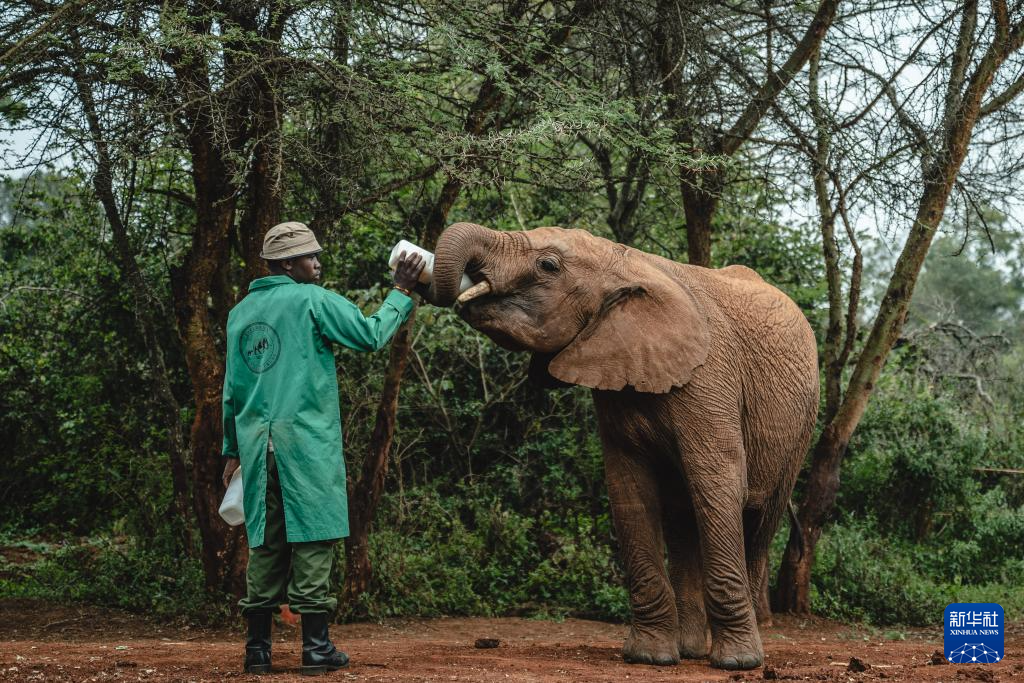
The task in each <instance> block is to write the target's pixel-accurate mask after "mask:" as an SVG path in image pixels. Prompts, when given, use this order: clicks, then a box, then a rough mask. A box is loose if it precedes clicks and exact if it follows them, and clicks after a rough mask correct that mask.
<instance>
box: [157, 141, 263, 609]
mask: <svg viewBox="0 0 1024 683" xmlns="http://www.w3.org/2000/svg"><path fill="white" fill-rule="evenodd" d="M203 130H204V129H203V128H201V127H197V129H196V131H197V132H196V133H195V134H194V135H193V136H192V137H191V138H190V140H189V145H190V149H191V151H192V180H193V186H194V187H195V191H196V226H195V231H194V233H193V237H192V245H191V248H190V249H189V252H188V255H187V256H186V258H185V262H184V263H183V264H182V265H181V266H180V267H177V268H174V269H173V270H172V273H171V291H172V294H173V297H174V304H175V314H176V320H177V324H178V334H179V336H180V337H181V340H182V344H183V345H184V347H185V363H186V366H187V367H188V373H189V377H190V379H191V380H192V395H193V400H194V402H195V417H194V419H193V420H192V431H191V445H192V487H193V490H192V505H193V508H194V509H195V514H196V519H197V522H198V525H199V535H200V539H201V540H202V561H203V572H204V575H205V577H206V586H207V588H208V589H210V590H213V591H218V590H219V591H225V592H228V593H232V594H235V595H240V594H241V592H242V591H243V590H244V588H245V581H244V571H245V561H246V557H247V556H246V552H247V546H246V544H245V542H244V533H243V532H242V529H241V528H238V527H231V526H228V525H227V524H225V523H224V521H223V520H222V519H221V518H220V515H218V514H217V508H218V507H220V498H221V494H222V493H223V483H222V482H221V476H220V475H221V472H222V470H223V460H222V458H221V457H220V453H221V446H222V442H221V440H222V431H221V430H222V425H221V389H222V387H223V382H224V354H223V352H222V350H221V348H220V343H218V341H217V340H218V339H220V338H221V337H222V332H221V326H220V325H219V324H218V321H217V318H216V316H215V315H214V311H216V310H218V309H220V310H223V308H225V306H224V305H218V302H217V301H214V302H213V304H214V305H213V306H212V307H211V306H210V305H209V302H208V299H209V297H210V293H211V292H212V291H215V290H217V289H218V287H217V284H218V283H219V282H221V281H222V280H223V278H224V275H225V270H226V268H227V265H228V256H229V253H228V231H229V228H230V226H231V223H232V221H233V218H234V213H235V201H236V200H235V192H234V188H232V187H230V186H229V185H228V181H227V178H228V177H229V176H228V174H227V173H226V169H225V168H224V165H223V163H222V162H221V159H220V156H219V155H218V154H217V152H216V151H215V150H213V149H212V145H209V144H208V141H207V140H206V139H205V138H203V135H204V134H203V133H202V132H201V131H203Z"/></svg>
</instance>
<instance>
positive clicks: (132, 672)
mask: <svg viewBox="0 0 1024 683" xmlns="http://www.w3.org/2000/svg"><path fill="white" fill-rule="evenodd" d="M625 631H626V627H625V626H623V625H620V624H606V623H602V622H595V621H584V620H578V619H567V620H565V621H562V622H552V621H533V620H528V619H433V620H413V621H392V622H388V623H385V624H354V625H345V626H335V627H333V629H332V635H333V637H334V640H335V642H336V643H337V644H338V645H339V646H341V647H342V648H343V649H344V650H346V651H347V652H348V653H349V655H350V656H351V657H352V665H351V666H350V667H349V668H348V669H347V670H342V671H339V672H336V673H333V674H328V676H327V677H326V679H323V680H328V679H330V680H336V681H462V682H467V681H487V682H498V681H500V682H502V683H505V682H507V681H537V682H543V683H548V682H551V681H580V682H583V681H588V682H589V681H595V682H596V681H608V682H615V683H618V682H622V681H628V682H629V683H634V682H643V683H647V682H651V683H653V682H656V681H730V680H747V681H754V680H757V681H760V680H773V679H775V680H812V681H814V680H819V681H839V682H844V683H845V682H849V681H853V682H856V681H863V680H879V679H891V680H893V681H983V682H989V681H1012V680H1019V681H1021V682H1022V683H1024V625H1016V626H1011V628H1010V629H1009V633H1008V635H1007V643H1006V649H1007V651H1008V652H1009V653H1010V654H1009V656H1007V657H1006V659H1004V661H1003V662H1001V663H999V664H988V665H972V666H965V665H956V664H952V665H951V664H943V665H933V664H931V663H930V661H931V655H932V653H934V652H935V651H936V650H937V649H941V647H942V634H941V632H938V631H919V632H918V631H913V632H906V631H904V632H902V633H900V634H898V635H899V637H903V638H905V639H903V640H893V639H890V638H892V637H893V636H894V635H896V634H888V635H889V638H887V637H886V634H883V633H882V632H880V631H874V630H867V629H863V628H856V627H850V626H845V625H841V624H835V623H831V622H825V621H820V620H800V619H791V618H783V619H780V620H779V622H778V623H777V624H776V625H775V626H773V627H770V628H768V629H765V630H764V631H763V636H764V643H765V651H766V663H765V666H764V667H763V668H760V669H755V670H754V671H748V672H744V673H736V674H731V673H729V672H723V671H719V670H716V669H712V668H710V667H709V666H708V665H707V662H706V661H685V662H683V663H682V664H680V665H679V666H674V667H650V666H637V665H629V664H626V663H624V662H623V661H622V656H621V655H620V653H619V648H620V646H621V644H622V638H623V636H624V634H625ZM478 638H497V639H499V640H500V645H499V646H498V647H497V648H496V649H477V648H476V647H474V643H475V641H476V640H477V639H478ZM299 653H300V635H299V632H298V630H297V629H296V628H294V627H290V626H286V625H282V626H277V627H275V634H274V674H273V675H272V676H270V677H269V678H268V677H266V676H263V677H260V676H248V675H245V674H242V673H241V671H240V669H241V658H242V630H241V628H239V629H238V630H236V631H233V630H224V629H222V630H208V629H195V628H190V627H188V626H186V625H166V624H163V625H159V624H157V625H154V624H151V623H147V622H146V621H145V620H143V619H141V618H139V617H135V616H131V615H126V614H124V613H121V612H117V611H114V610H104V609H97V608H68V607H55V606H51V605H41V604H38V603H33V602H27V601H5V602H0V680H5V681H6V680H11V681H136V680H141V681H220V680H224V679H232V680H253V681H255V680H263V681H264V682H265V681H267V680H273V681H291V680H310V679H308V678H305V677H302V676H300V675H299V667H298V664H299ZM851 657H856V658H858V659H859V660H861V661H862V662H863V663H864V664H866V665H868V667H869V668H867V670H866V671H863V672H855V671H851V670H850V668H849V663H850V658H851Z"/></svg>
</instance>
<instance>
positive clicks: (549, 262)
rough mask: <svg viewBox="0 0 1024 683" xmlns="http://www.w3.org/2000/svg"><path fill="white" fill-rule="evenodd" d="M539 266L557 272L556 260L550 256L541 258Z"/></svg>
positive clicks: (550, 271)
mask: <svg viewBox="0 0 1024 683" xmlns="http://www.w3.org/2000/svg"><path fill="white" fill-rule="evenodd" d="M540 267H541V268H542V269H543V270H546V271H547V272H549V273H557V272H558V261H556V260H555V259H552V258H542V259H541V260H540Z"/></svg>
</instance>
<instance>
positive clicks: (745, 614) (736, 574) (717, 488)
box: [688, 454, 764, 669]
mask: <svg viewBox="0 0 1024 683" xmlns="http://www.w3.org/2000/svg"><path fill="white" fill-rule="evenodd" d="M703 462H706V463H714V465H713V466H712V467H708V468H706V469H704V468H699V467H693V469H692V471H691V472H688V475H689V477H690V487H691V490H692V493H693V506H694V511H695V513H696V517H697V526H698V528H699V530H700V537H701V559H702V569H703V575H704V595H705V605H706V609H707V615H708V622H709V624H710V626H711V665H712V666H715V667H718V668H720V669H753V668H755V667H757V666H760V665H761V664H762V663H763V662H764V649H763V647H762V644H761V635H760V633H759V632H758V630H757V623H756V622H755V619H754V609H753V605H752V604H751V593H750V584H749V580H748V575H747V565H746V561H745V558H744V542H743V541H744V539H743V514H742V507H743V492H742V481H743V477H741V476H740V474H739V473H738V472H736V471H735V470H737V469H738V468H740V467H742V466H743V465H742V462H743V461H742V458H740V457H736V458H730V457H729V455H728V454H723V455H722V456H720V457H717V458H710V457H709V458H705V459H704V460H703Z"/></svg>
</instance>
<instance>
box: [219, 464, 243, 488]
mask: <svg viewBox="0 0 1024 683" xmlns="http://www.w3.org/2000/svg"><path fill="white" fill-rule="evenodd" d="M238 462H239V461H238V458H225V461H224V476H223V477H221V480H222V481H223V482H224V488H227V487H228V484H230V483H231V475H232V474H234V473H235V470H237V469H238Z"/></svg>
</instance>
